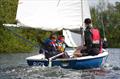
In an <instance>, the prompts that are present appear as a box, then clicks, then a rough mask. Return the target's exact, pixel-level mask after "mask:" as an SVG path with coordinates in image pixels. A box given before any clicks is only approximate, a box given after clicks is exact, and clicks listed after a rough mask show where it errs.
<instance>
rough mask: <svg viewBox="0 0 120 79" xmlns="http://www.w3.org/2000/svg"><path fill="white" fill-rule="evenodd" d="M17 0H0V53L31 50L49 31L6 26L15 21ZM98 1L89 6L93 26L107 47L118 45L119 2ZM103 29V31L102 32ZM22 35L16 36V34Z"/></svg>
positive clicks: (119, 34) (119, 45) (119, 38)
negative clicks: (96, 3)
mask: <svg viewBox="0 0 120 79" xmlns="http://www.w3.org/2000/svg"><path fill="white" fill-rule="evenodd" d="M17 4H18V0H0V53H4V52H7V53H8V52H9V53H11V52H12V53H16V52H32V51H33V50H35V48H37V46H38V45H39V44H40V43H41V41H43V40H44V39H45V38H47V37H48V36H49V35H50V33H51V32H45V31H42V30H40V29H32V28H14V27H11V28H8V27H4V26H2V24H3V23H16V20H15V17H16V11H17ZM105 7H106V6H104V2H103V3H101V2H100V3H99V5H98V6H97V7H91V15H92V20H93V26H97V27H98V28H99V29H100V30H101V35H102V37H104V36H106V37H107V39H108V43H109V47H114V48H118V47H120V41H119V40H120V2H116V4H115V5H112V4H110V3H108V6H107V7H106V9H105ZM104 31H105V32H104ZM14 32H15V33H16V34H18V35H20V36H22V37H24V38H25V39H27V40H28V41H26V40H24V39H23V38H22V37H21V38H18V37H19V36H17V35H16V34H15V33H14Z"/></svg>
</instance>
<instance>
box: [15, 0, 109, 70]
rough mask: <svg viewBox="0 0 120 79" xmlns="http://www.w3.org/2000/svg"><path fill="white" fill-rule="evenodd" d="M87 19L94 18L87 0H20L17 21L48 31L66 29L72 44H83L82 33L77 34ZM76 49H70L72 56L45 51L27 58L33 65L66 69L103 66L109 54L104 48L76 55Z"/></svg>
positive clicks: (66, 34)
mask: <svg viewBox="0 0 120 79" xmlns="http://www.w3.org/2000/svg"><path fill="white" fill-rule="evenodd" d="M85 18H91V16H90V9H89V5H88V2H87V0H19V3H18V9H17V16H16V20H17V21H18V24H17V25H18V26H24V27H32V28H40V29H42V30H46V31H60V30H63V35H64V36H65V43H66V44H67V46H69V47H74V48H75V47H78V46H81V45H83V39H82V35H81V34H78V33H74V32H73V31H79V30H80V27H83V28H84V24H83V21H84V19H85ZM74 51H75V49H70V48H69V49H67V50H66V52H67V53H68V55H69V56H70V58H63V59H62V58H61V59H60V58H57V57H58V55H56V56H53V57H51V58H49V60H48V59H46V58H45V56H44V54H38V55H35V56H30V57H27V58H26V60H27V63H28V65H29V66H36V65H37V66H49V67H52V66H60V67H63V68H72V69H86V68H97V67H100V66H102V65H103V64H104V63H105V61H106V58H107V56H108V52H107V51H106V50H104V49H103V51H102V53H100V54H98V55H95V56H85V57H76V58H73V57H72V55H73V52H74Z"/></svg>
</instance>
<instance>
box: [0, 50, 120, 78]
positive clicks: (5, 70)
mask: <svg viewBox="0 0 120 79" xmlns="http://www.w3.org/2000/svg"><path fill="white" fill-rule="evenodd" d="M108 51H109V56H108V59H107V63H106V64H105V65H104V66H103V67H102V68H96V69H87V70H73V69H63V68H60V67H52V68H49V67H39V66H36V67H35V66H34V67H29V66H28V65H27V63H26V61H25V58H26V57H28V56H31V55H36V54H37V53H17V54H0V79H120V49H115V48H114V49H108Z"/></svg>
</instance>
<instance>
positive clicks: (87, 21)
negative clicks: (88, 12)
mask: <svg viewBox="0 0 120 79" xmlns="http://www.w3.org/2000/svg"><path fill="white" fill-rule="evenodd" d="M91 22H92V21H91V19H90V18H86V19H85V21H84V23H85V24H91Z"/></svg>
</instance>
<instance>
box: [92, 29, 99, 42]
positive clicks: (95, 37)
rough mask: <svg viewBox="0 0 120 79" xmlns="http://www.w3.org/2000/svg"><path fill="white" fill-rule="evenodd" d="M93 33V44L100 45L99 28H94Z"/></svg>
mask: <svg viewBox="0 0 120 79" xmlns="http://www.w3.org/2000/svg"><path fill="white" fill-rule="evenodd" d="M90 31H91V33H92V43H93V44H100V32H99V30H98V29H97V28H92V29H91V30H90Z"/></svg>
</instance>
